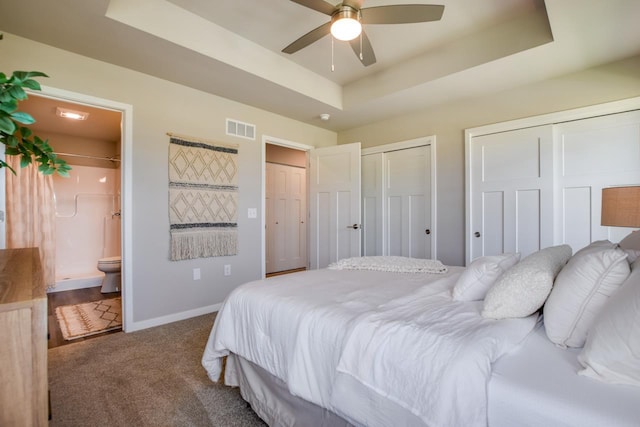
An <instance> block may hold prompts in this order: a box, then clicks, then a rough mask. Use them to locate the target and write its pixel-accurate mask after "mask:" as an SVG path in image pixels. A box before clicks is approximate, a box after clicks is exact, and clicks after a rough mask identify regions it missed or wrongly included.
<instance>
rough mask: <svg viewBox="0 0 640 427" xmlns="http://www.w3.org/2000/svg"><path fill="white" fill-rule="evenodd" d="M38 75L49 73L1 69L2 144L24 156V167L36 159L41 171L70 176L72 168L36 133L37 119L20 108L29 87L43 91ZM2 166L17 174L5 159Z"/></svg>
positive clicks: (22, 163)
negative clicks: (9, 73) (11, 71)
mask: <svg viewBox="0 0 640 427" xmlns="http://www.w3.org/2000/svg"><path fill="white" fill-rule="evenodd" d="M1 39H2V34H0V40H1ZM36 77H48V76H47V75H46V74H45V73H42V72H40V71H14V72H13V73H12V74H11V76H7V75H5V74H4V73H2V72H0V143H2V144H4V145H5V154H7V155H10V156H20V167H25V166H27V165H29V164H31V162H32V161H33V160H35V161H36V162H37V163H38V165H39V166H38V170H39V171H40V172H41V173H43V174H44V175H51V174H52V173H54V172H57V173H58V175H61V176H65V177H66V176H69V170H71V167H69V165H67V163H66V162H65V161H64V160H62V159H59V158H58V157H57V156H56V154H55V153H54V152H53V149H52V148H51V146H50V145H49V142H48V141H47V140H43V139H41V138H39V137H38V136H36V135H33V132H32V131H31V129H29V128H28V127H27V126H28V125H30V124H33V123H35V119H34V118H33V117H32V116H31V115H30V114H28V113H25V112H23V111H18V103H19V102H20V101H22V100H25V99H27V92H26V91H25V89H31V90H41V87H40V83H38V82H37V81H36V80H34V78H36ZM0 168H9V169H10V170H11V171H12V172H13V173H14V174H15V173H16V171H15V170H13V168H11V166H9V165H8V164H7V163H6V162H5V161H3V160H0Z"/></svg>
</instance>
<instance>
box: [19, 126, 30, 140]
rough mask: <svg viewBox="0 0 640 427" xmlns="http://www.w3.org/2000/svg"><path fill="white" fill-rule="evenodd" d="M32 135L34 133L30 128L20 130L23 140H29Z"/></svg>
mask: <svg viewBox="0 0 640 427" xmlns="http://www.w3.org/2000/svg"><path fill="white" fill-rule="evenodd" d="M32 134H33V132H32V131H31V129H29V128H28V127H24V126H22V127H21V128H20V135H22V137H23V138H29V137H30V136H31V135H32Z"/></svg>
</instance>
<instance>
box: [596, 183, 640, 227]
mask: <svg viewBox="0 0 640 427" xmlns="http://www.w3.org/2000/svg"><path fill="white" fill-rule="evenodd" d="M601 224H602V225H607V226H612V227H640V186H633V187H610V188H603V189H602V219H601Z"/></svg>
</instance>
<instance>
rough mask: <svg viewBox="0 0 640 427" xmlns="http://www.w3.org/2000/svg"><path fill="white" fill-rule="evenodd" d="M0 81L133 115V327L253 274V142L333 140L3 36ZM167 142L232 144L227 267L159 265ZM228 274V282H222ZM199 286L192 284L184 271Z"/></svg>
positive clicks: (256, 148)
mask: <svg viewBox="0 0 640 427" xmlns="http://www.w3.org/2000/svg"><path fill="white" fill-rule="evenodd" d="M4 36H5V37H4V40H3V41H2V42H0V58H2V66H1V67H2V71H3V72H5V73H7V74H8V73H10V72H11V71H13V70H38V71H43V72H45V73H47V74H48V75H49V76H50V78H48V79H42V83H43V84H44V85H46V86H49V87H54V88H57V89H63V90H67V91H71V92H75V93H81V94H86V95H91V96H95V97H99V98H104V99H108V100H112V101H117V102H119V103H124V104H130V105H132V106H133V156H132V157H133V158H132V159H128V160H129V161H131V162H132V165H133V179H132V187H133V206H132V208H131V209H132V215H133V221H132V227H133V253H132V260H131V261H132V264H133V282H132V283H131V284H130V286H131V290H132V291H133V298H132V301H133V310H132V311H133V317H134V318H133V320H134V322H135V323H136V324H137V323H138V322H142V323H140V324H143V325H149V324H153V323H154V320H153V319H161V320H160V321H170V320H172V319H171V318H172V316H174V317H176V316H177V317H179V316H180V313H189V312H193V311H194V310H195V311H197V310H198V309H201V308H203V307H208V306H212V305H216V304H219V303H221V302H222V301H223V300H224V298H225V297H226V296H227V295H228V293H229V292H230V291H231V290H232V289H233V288H235V287H236V286H238V285H239V284H241V283H244V282H247V281H249V280H253V279H257V278H259V277H260V275H261V272H262V267H261V262H262V260H261V247H260V244H259V242H260V236H261V233H262V230H261V227H260V220H259V219H247V209H248V208H258V218H260V216H261V215H262V212H261V211H260V208H261V206H262V200H261V198H262V193H261V189H262V181H261V180H262V177H261V170H262V163H261V162H262V159H261V156H262V140H261V137H262V135H263V134H266V135H270V136H272V137H276V138H281V139H284V140H288V141H295V142H298V143H301V144H306V145H312V146H317V147H321V146H328V145H335V144H336V143H337V135H336V133H334V132H331V131H327V130H324V129H320V128H318V127H314V126H310V125H307V124H304V123H301V122H297V121H294V120H291V119H287V118H284V117H282V116H279V115H276V114H273V113H270V112H267V111H264V110H259V109H256V108H253V107H249V106H247V105H243V104H240V103H237V102H233V101H230V100H227V99H224V98H220V97H216V96H213V95H210V94H207V93H204V92H200V91H197V90H193V89H190V88H187V87H184V86H181V85H178V84H174V83H171V82H168V81H165V80H161V79H157V78H154V77H151V76H148V75H145V74H142V73H138V72H134V71H131V70H128V69H125V68H121V67H117V66H114V65H110V64H107V63H104V62H100V61H96V60H92V59H89V58H86V57H82V56H79V55H75V54H72V53H69V52H66V51H63V50H59V49H56V48H52V47H49V46H46V45H43V44H40V43H35V42H32V41H29V40H26V39H23V38H19V37H16V36H13V35H11V34H7V33H5V34H4ZM226 118H233V119H236V120H240V121H243V122H246V123H252V124H255V125H256V131H257V139H256V140H255V141H251V140H245V139H240V138H235V137H230V136H227V135H225V119H226ZM167 132H173V133H178V134H183V135H190V136H195V137H199V138H206V139H212V140H214V141H220V142H226V143H235V144H239V145H240V147H239V188H240V191H239V218H238V230H239V247H240V249H239V254H238V255H237V256H233V257H221V258H207V259H199V260H189V261H179V262H172V261H169V212H168V162H167V156H168V143H169V139H168V137H167V135H166V133H167ZM224 264H231V268H232V275H231V276H230V277H224V276H223V265H224ZM195 267H198V268H200V269H201V276H202V279H201V280H200V281H193V280H192V269H193V268H195Z"/></svg>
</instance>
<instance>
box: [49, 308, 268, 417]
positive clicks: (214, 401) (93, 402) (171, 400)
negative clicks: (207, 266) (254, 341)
mask: <svg viewBox="0 0 640 427" xmlns="http://www.w3.org/2000/svg"><path fill="white" fill-rule="evenodd" d="M213 319H214V315H213V314H211V315H205V316H199V317H196V318H193V319H188V320H184V321H180V322H175V323H171V324H169V325H163V326H159V327H156V328H150V329H146V330H143V331H138V332H132V333H128V334H125V333H116V334H111V335H107V336H104V337H99V338H94V339H90V340H86V341H81V342H78V343H74V344H70V345H65V346H61V347H56V348H52V349H50V350H49V388H50V392H51V412H52V420H51V422H50V426H65V427H71V426H83V427H84V426H91V425H103V426H243V427H245V426H264V425H265V424H264V423H263V422H262V421H261V420H260V419H259V418H258V417H257V415H255V413H254V412H253V411H252V410H251V408H250V407H249V405H248V404H247V403H246V402H245V401H244V400H243V399H242V397H241V396H240V393H239V391H238V389H236V388H231V387H226V386H222V385H219V384H214V383H213V382H211V381H210V380H209V379H208V377H207V375H206V373H205V371H204V369H203V368H202V366H201V365H200V359H201V357H202V353H203V351H204V346H205V344H206V342H207V338H208V335H209V331H210V330H211V326H212V325H213Z"/></svg>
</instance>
